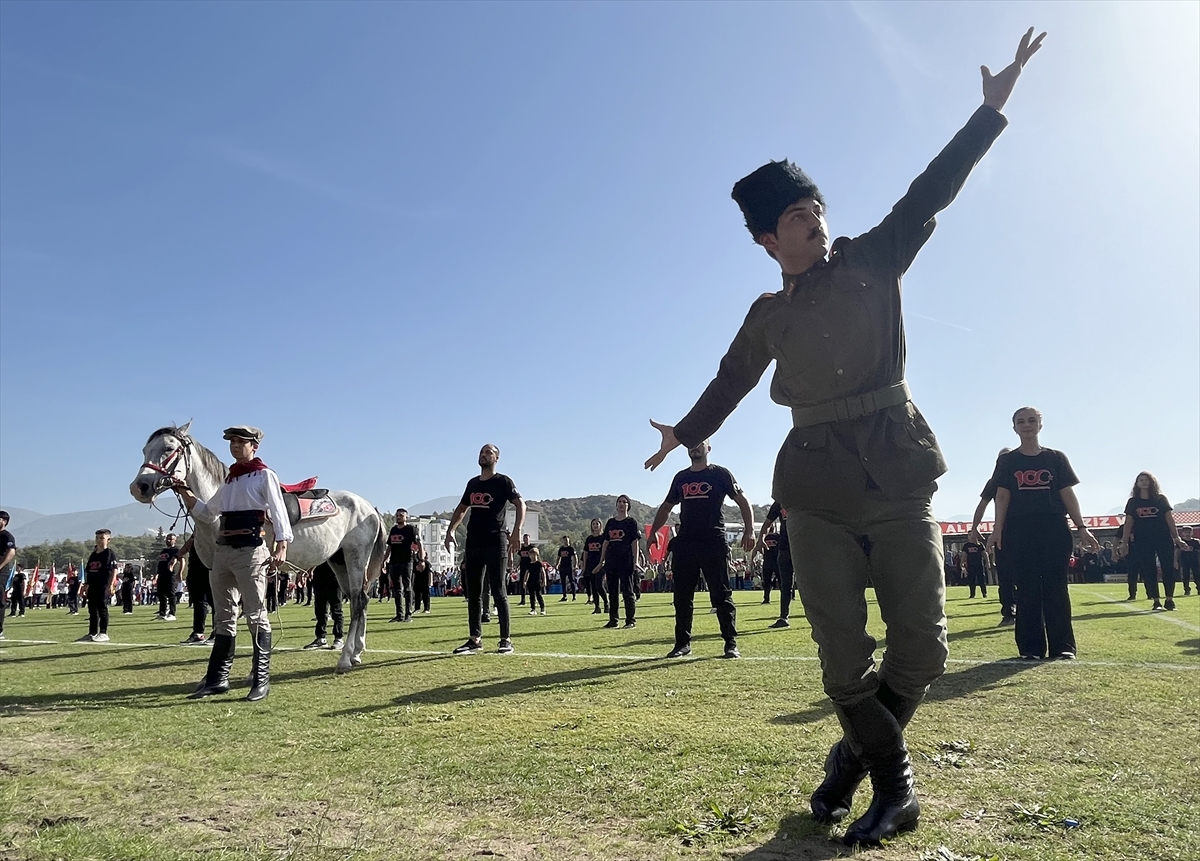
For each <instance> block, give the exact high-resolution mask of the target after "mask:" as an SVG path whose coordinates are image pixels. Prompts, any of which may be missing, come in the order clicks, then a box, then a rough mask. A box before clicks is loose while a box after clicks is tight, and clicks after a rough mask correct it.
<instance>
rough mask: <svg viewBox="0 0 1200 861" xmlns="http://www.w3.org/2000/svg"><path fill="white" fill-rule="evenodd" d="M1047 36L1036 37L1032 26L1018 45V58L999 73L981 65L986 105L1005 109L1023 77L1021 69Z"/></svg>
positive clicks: (998, 109)
mask: <svg viewBox="0 0 1200 861" xmlns="http://www.w3.org/2000/svg"><path fill="white" fill-rule="evenodd" d="M1045 38H1046V34H1045V33H1044V32H1043V33H1042V34H1041V35H1040V36H1038V37H1037V38H1036V39H1034V38H1033V28H1032V27H1030V28H1029V29H1028V30H1027V31H1026V32H1025V35H1024V36H1022V37H1021V44H1020V45H1018V46H1017V56H1016V58H1015V59H1014V60H1013V61H1012V62H1011V63H1009V64H1008V66H1007V67H1006V68H1004V69H1002V70H1001V71H1000V73H999V74H997V75H993V74H992V73H991V72H990V71H989V70H988V67H987V66H980V67H979V71H980V72H981V73H982V74H983V103H984V104H985V105H987V106H988V107H989V108H994V109H995V110H997V111H1001V110H1004V105H1005V104H1006V103H1007V102H1008V97H1009V96H1011V95H1012V91H1013V87H1015V86H1016V85H1017V78H1019V77H1021V69H1023V68H1024V67H1025V64H1026V63H1028V62H1029V58H1030V57H1032V56H1033V55H1034V54H1036V53H1037V52H1038V49H1040V48H1041V47H1042V40H1043V39H1045ZM1031 40H1032V41H1031Z"/></svg>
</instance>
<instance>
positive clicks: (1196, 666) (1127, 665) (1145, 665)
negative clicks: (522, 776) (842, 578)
mask: <svg viewBox="0 0 1200 861" xmlns="http://www.w3.org/2000/svg"><path fill="white" fill-rule="evenodd" d="M1101 597H1103V596H1101ZM1108 600H1112V599H1108ZM1116 603H1122V602H1120V601H1118V602H1116ZM1153 615H1158V614H1157V613H1155V614H1153ZM1174 621H1178V620H1174ZM1181 624H1184V625H1188V623H1187V622H1182V623H1181ZM1197 630H1200V628H1197ZM4 643H21V644H24V645H40V646H62V645H67V646H73V645H77V646H102V647H105V646H107V647H113V646H115V647H117V648H130V649H147V648H150V649H188V650H190V651H195V652H199V653H201V654H203V653H204V652H203V647H201V646H184V645H181V644H178V643H117V642H111V641H110V642H108V643H76V642H75V641H73V640H72V641H71V642H68V643H60V642H57V641H55V640H4V641H0V649H3V645H4ZM274 651H276V652H305V651H307V652H308V653H310V654H315V653H318V652H324V653H327V654H340V652H334V651H333V650H332V649H308V650H305V649H302V648H301V647H299V646H276V647H275V649H274ZM363 652H364V653H365V654H371V655H407V656H410V657H448V658H471V657H474V656H475V655H483V656H490V657H493V658H510V657H513V656H519V657H523V658H558V659H560V660H563V659H565V660H572V661H659V660H660V661H664V662H665V663H681V662H684V661H696V660H700V659H702V658H704V657H705V656H704V655H696V654H693V655H691V656H690V657H687V658H672V659H670V661H668V660H667V658H665V657H664V656H663V655H661V654H656V655H612V654H595V653H593V654H590V655H579V654H573V653H571V652H514V653H512V654H511V655H500V654H498V653H496V652H488V651H483V652H475V653H473V654H470V655H455V654H452V653H451V652H450V651H449V650H445V651H442V650H438V649H364V650H363ZM711 657H712V658H713V659H717V658H718V657H719V656H718V655H717V654H716V653H715V652H714V653H713V655H712V656H711ZM722 660H723V659H722ZM735 660H737V661H743V662H750V663H754V662H758V663H816V662H817V660H818V659H817V658H816V657H815V656H813V655H742V657H740V658H737V659H735ZM946 663H948V664H962V665H964V666H970V667H981V666H985V665H987V664H1001V663H1003V664H1021V665H1024V664H1026V663H1034V662H1032V661H1029V662H1027V661H1024V660H1022V659H1021V658H997V659H994V660H983V659H982V658H949V659H948V660H947V661H946ZM1040 663H1043V664H1058V663H1062V664H1068V665H1074V666H1078V667H1110V668H1115V669H1125V670H1128V669H1145V670H1185V671H1186V670H1192V671H1197V670H1200V661H1197V662H1196V663H1193V664H1165V663H1157V662H1153V661H1087V660H1080V661H1050V660H1046V661H1041V662H1040Z"/></svg>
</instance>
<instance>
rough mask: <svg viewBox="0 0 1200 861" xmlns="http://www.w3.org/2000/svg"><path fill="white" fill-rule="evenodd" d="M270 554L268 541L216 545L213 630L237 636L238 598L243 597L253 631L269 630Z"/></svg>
mask: <svg viewBox="0 0 1200 861" xmlns="http://www.w3.org/2000/svg"><path fill="white" fill-rule="evenodd" d="M270 558H271V553H270V551H269V550H267V547H266V545H265V544H264V545H261V546H259V547H227V546H225V545H223V544H218V545H217V552H216V555H215V556H214V557H213V567H212V571H210V572H209V575H208V582H209V585H210V586H211V587H212V596H213V633H214V634H225V635H226V636H229V637H236V636H237V602H238V597H239V595H240V596H241V599H242V613H243V615H245V617H246V623H247V624H248V625H249V626H250V631H251V633H254V632H257V631H270V630H271V619H270V617H269V616H268V615H267V566H266V565H265V564H264V563H265V562H266V561H267V560H268V559H270Z"/></svg>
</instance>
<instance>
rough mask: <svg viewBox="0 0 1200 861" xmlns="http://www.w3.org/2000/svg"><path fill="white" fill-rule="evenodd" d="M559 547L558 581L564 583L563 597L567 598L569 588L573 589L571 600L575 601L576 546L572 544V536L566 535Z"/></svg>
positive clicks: (563, 598)
mask: <svg viewBox="0 0 1200 861" xmlns="http://www.w3.org/2000/svg"><path fill="white" fill-rule="evenodd" d="M561 541H562V544H561V545H559V548H558V582H559V583H561V584H562V599H561V600H563V601H565V600H567V589H570V590H571V600H572V601H574V600H575V598H576V596H577V594H578V593H577V592H576V591H575V548H574V547H572V546H571V539H570V537H568V536H566V535H564V536H563V537H562V539H561Z"/></svg>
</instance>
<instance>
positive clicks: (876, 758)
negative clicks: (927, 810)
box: [841, 697, 921, 846]
mask: <svg viewBox="0 0 1200 861" xmlns="http://www.w3.org/2000/svg"><path fill="white" fill-rule="evenodd" d="M913 710H914V711H915V708H914V709H913ZM841 713H842V714H844V715H845V717H846V720H847V722H848V724H849V726H848V729H849V730H850V732H851V733H852V735H853V737H854V738H855V739H856V740H857V741H858V742H859V743H860V744H861V746H862V753H861V755H860V757H859V759H860V760H861V761H862V764H863V765H865V766H866V767H867V771H868V773H869V774H870V776H871V788H872V790H873V791H874V795H873V796H872V798H871V806H870V807H868V808H867V812H866V813H864V814H863V815H862V816H861V817H860V818H859V819H857V820H856V821H855V822H854V823H853V824H852V825H851V826H850V827H849V828H848V829H847V831H846V836H845V837H844V838H843V840H844V842H845V843H847V844H848V845H851V846H853V845H856V844H860V843H861V844H877V843H879V842H881V841H883V840H887V839H888V838H891V837H895V836H896V835H897V834H898V833H900V832H901V831H911V830H912V829H914V828H916V827H917V821H918V819H919V818H920V816H921V805H920V803H919V802H918V801H917V793H916V791H915V785H914V781H913V772H912V764H911V763H910V762H909V759H908V748H906V747H905V746H904V733H903V731H902V730H901V728H900V723H899V722H898V721H897V720H896V718H895V717H894V716H893V715H892V713H891V712H890V711H889V710H888V709H887V707H886V706H885V705H884V704H883V703H882V702H881V701H880V700H879V699H878V698H877V697H868V698H867V699H865V700H862V701H860V702H857V703H855V704H854V705H852V706H843V707H842V708H841ZM910 717H911V715H910Z"/></svg>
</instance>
